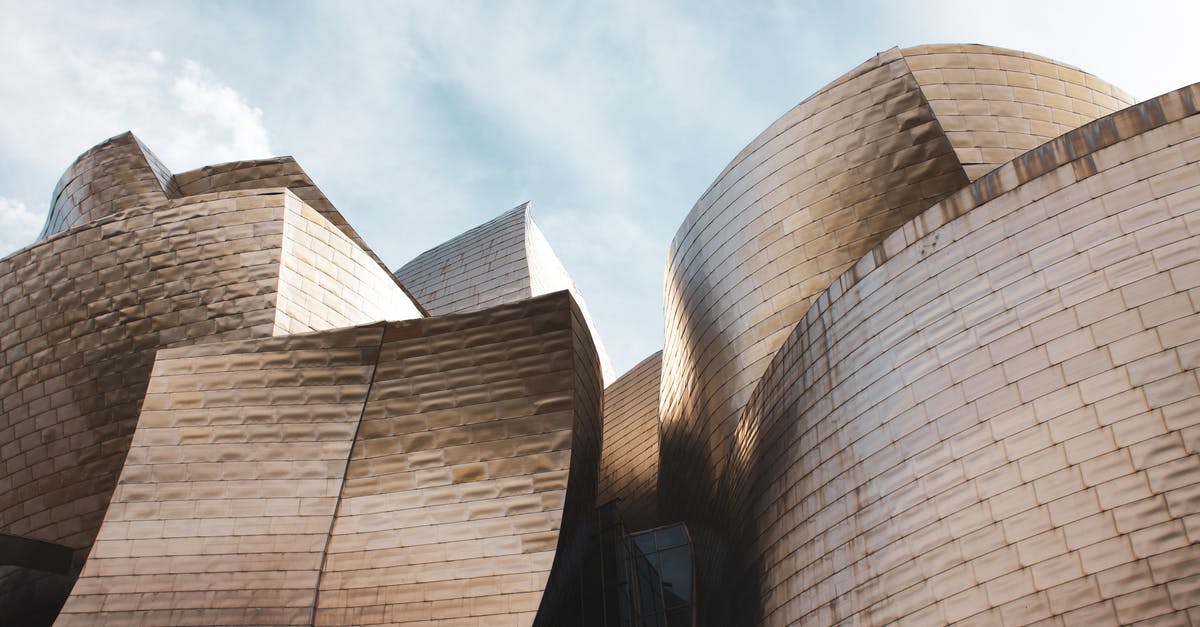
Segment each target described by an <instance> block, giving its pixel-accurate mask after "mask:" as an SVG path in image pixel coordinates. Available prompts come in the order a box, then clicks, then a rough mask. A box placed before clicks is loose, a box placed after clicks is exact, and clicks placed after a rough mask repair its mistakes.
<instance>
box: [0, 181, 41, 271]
mask: <svg viewBox="0 0 1200 627" xmlns="http://www.w3.org/2000/svg"><path fill="white" fill-rule="evenodd" d="M45 219H46V218H45V215H43V214H42V213H40V212H37V211H30V210H29V209H28V208H27V207H26V206H25V203H23V202H21V201H19V200H14V199H12V198H5V197H4V196H0V257H4V256H7V255H8V254H9V253H11V252H13V251H15V250H17V249H19V248H23V247H25V246H28V245H29V244H31V243H32V242H33V239H34V238H35V237H37V234H38V233H39V232H40V231H41V230H42V222H44V221H45Z"/></svg>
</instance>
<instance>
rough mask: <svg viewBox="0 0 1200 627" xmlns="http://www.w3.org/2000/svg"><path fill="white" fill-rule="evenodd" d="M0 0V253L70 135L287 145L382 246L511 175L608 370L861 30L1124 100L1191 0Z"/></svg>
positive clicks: (487, 199) (69, 155) (169, 146)
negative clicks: (785, 122) (582, 302)
mask: <svg viewBox="0 0 1200 627" xmlns="http://www.w3.org/2000/svg"><path fill="white" fill-rule="evenodd" d="M29 4H30V3H27V2H14V1H9V0H0V11H2V13H0V14H2V15H4V16H5V17H4V20H3V21H0V61H2V63H3V67H4V71H3V72H0V102H3V115H0V255H5V254H8V253H10V252H12V251H14V250H16V249H18V248H20V247H22V246H25V245H27V244H29V243H31V242H32V241H33V238H34V237H36V235H37V232H38V231H39V230H40V228H41V224H42V221H43V219H44V215H45V210H46V207H47V206H48V204H49V200H50V198H49V197H50V193H51V191H52V190H53V187H54V184H55V182H56V181H57V180H58V177H59V176H60V175H61V173H62V172H63V170H64V169H65V168H66V167H67V166H68V165H69V164H70V162H71V160H72V159H74V157H75V156H77V155H78V154H79V153H80V152H82V151H84V150H86V149H87V148H89V147H90V146H92V145H94V144H96V143H98V142H99V141H101V140H103V139H105V138H107V137H110V136H112V135H115V134H117V133H120V132H122V131H125V130H130V129H131V130H133V131H134V132H135V133H137V134H138V135H139V136H140V137H141V138H142V140H143V141H144V142H146V143H147V144H148V145H149V146H150V147H151V148H152V149H153V150H154V151H155V152H156V153H157V154H158V155H159V157H161V158H162V159H163V161H164V162H165V163H166V164H167V165H168V166H169V167H170V168H172V169H173V170H175V171H183V170H187V169H191V168H194V167H198V166H201V165H205V164H209V163H218V162H222V161H230V160H236V159H248V158H256V157H264V156H270V155H283V154H290V155H293V156H295V157H296V158H297V159H298V160H299V161H300V163H301V164H302V165H303V166H304V168H305V169H306V170H307V171H308V172H309V174H310V175H311V176H312V177H313V178H314V179H315V180H316V181H317V184H318V185H320V186H321V188H322V189H323V190H324V191H325V192H326V193H327V194H328V195H329V197H330V198H331V199H332V200H333V202H334V204H336V205H337V206H338V208H339V209H340V210H341V211H342V213H343V214H345V215H346V217H347V218H348V219H349V220H350V222H351V223H352V224H353V225H354V226H355V227H356V228H357V229H358V230H359V232H360V233H362V234H363V235H364V237H365V238H366V239H367V241H368V243H370V244H371V246H372V248H374V249H375V251H376V252H377V253H378V254H379V255H380V256H381V257H382V258H383V259H384V260H385V261H386V262H387V264H388V265H389V267H392V268H396V267H398V266H399V265H401V264H403V263H404V262H405V261H407V260H409V259H411V258H412V257H413V256H415V255H416V254H418V253H420V252H421V251H423V250H425V249H427V248H429V247H431V246H433V245H436V244H438V243H440V242H442V241H444V240H446V239H448V238H450V237H453V236H454V235H456V234H458V233H460V232H462V231H464V230H466V229H468V228H470V227H472V226H474V225H476V224H478V223H480V222H483V221H485V220H488V219H490V218H492V217H494V216H496V215H498V214H499V213H501V212H503V211H504V210H506V209H509V208H511V207H514V206H516V205H518V204H520V203H521V202H524V201H526V200H531V201H533V211H534V217H535V219H536V220H537V221H538V223H539V224H540V225H541V226H542V229H543V231H544V232H545V233H546V236H547V238H548V239H549V240H550V242H551V244H552V245H553V246H554V248H555V250H556V251H557V252H558V255H559V257H561V258H562V260H563V263H564V265H565V266H566V267H567V270H568V271H569V272H571V274H572V275H573V276H574V278H575V280H576V282H577V283H578V284H579V286H580V288H581V289H582V290H583V292H584V294H585V296H586V298H587V300H588V304H589V307H590V308H591V310H592V312H593V315H594V317H595V319H596V323H597V325H598V327H599V330H600V333H601V335H602V336H603V337H604V341H605V343H606V345H607V346H608V350H609V353H610V354H611V356H612V359H613V362H614V366H615V367H616V369H617V371H618V372H622V371H624V370H626V369H628V368H629V367H630V366H632V365H633V364H634V363H636V362H637V361H639V360H640V359H641V358H643V357H644V356H646V355H648V354H649V353H651V352H653V351H655V350H658V349H659V348H660V347H661V345H662V302H661V287H662V286H661V282H662V271H663V264H664V261H665V258H666V253H667V248H668V246H669V245H670V241H671V238H672V237H673V236H674V234H675V229H676V228H677V227H678V225H679V223H680V222H681V221H682V220H683V218H684V216H685V215H686V214H687V212H688V210H689V209H690V208H691V206H692V204H693V203H694V202H695V200H696V199H697V198H699V196H700V194H701V193H703V192H704V190H705V188H706V187H707V186H708V185H709V183H711V182H712V180H713V178H714V177H716V175H717V174H718V173H719V172H720V171H721V169H722V168H723V167H724V166H725V165H726V164H727V163H728V162H729V160H731V159H732V158H733V157H734V155H736V154H737V152H738V151H739V150H740V149H741V148H742V147H743V146H744V145H746V144H747V143H748V142H749V141H750V140H751V139H753V138H754V136H755V135H757V134H758V133H759V132H761V131H762V130H763V129H764V128H766V127H767V125H768V124H770V123H771V122H772V121H774V120H775V119H776V118H777V117H779V116H780V115H782V114H783V113H784V112H785V111H787V110H788V109H789V108H791V107H792V106H794V105H795V104H796V103H798V102H799V101H801V100H802V99H804V98H805V97H807V96H808V95H809V94H811V93H812V92H813V91H815V90H817V89H819V88H820V87H821V86H822V85H824V84H826V83H828V82H829V81H831V80H833V79H834V78H836V77H837V76H839V75H841V74H842V73H844V72H846V71H847V70H849V69H850V68H852V67H854V66H855V65H857V64H859V63H861V62H862V61H864V60H866V59H868V58H869V57H871V56H872V55H874V54H875V53H877V52H879V51H882V50H886V49H888V48H890V47H892V46H896V45H898V46H910V45H917V44H922V43H944V42H956V43H957V42H963V43H985V44H991V45H998V46H1004V47H1008V48H1016V49H1019V50H1027V51H1030V52H1036V53H1038V54H1042V55H1045V56H1049V57H1052V58H1055V59H1057V60H1060V61H1063V62H1066V63H1070V64H1072V65H1076V66H1079V67H1081V68H1083V69H1084V70H1087V71H1089V72H1092V73H1093V74H1097V75H1099V76H1101V77H1102V78H1104V79H1106V80H1108V81H1110V82H1113V83H1115V84H1117V85H1119V86H1121V87H1122V88H1124V89H1126V90H1127V91H1129V92H1130V93H1132V94H1133V95H1134V96H1136V97H1138V98H1139V99H1144V98H1149V97H1152V96H1155V95H1158V94H1159V93H1162V92H1165V91H1168V90H1171V89H1175V88H1177V87H1180V86H1183V85H1186V84H1188V83H1191V82H1195V81H1198V80H1200V65H1197V63H1196V48H1195V36H1194V29H1195V25H1196V24H1197V23H1200V3H1197V2H1194V1H1192V2H1174V3H1172V2H1155V3H1151V2H1145V3H1128V2H1120V3H1117V2H1102V1H1093V2H1055V1H1051V0H1041V1H1039V2H1024V1H1021V2H1016V1H1006V0H998V1H997V2H995V3H987V2H972V1H969V0H958V1H949V0H947V1H938V2H932V1H931V2H898V1H897V2H853V1H848V2H728V3H709V2H650V1H647V0H643V1H640V2H625V1H620V0H618V1H614V2H587V3H573V2H551V1H549V0H544V1H541V2H498V1H497V2H445V1H433V0H429V1H425V2H391V3H381V2H354V3H349V2H347V3H344V4H339V3H332V2H322V3H298V2H278V3H268V2H246V3H242V2H237V3H232V2H229V3H227V2H216V1H207V2H197V3H186V2H128V3H118V2H110V3H103V4H101V3H94V4H72V3H66V2H53V3H37V6H29Z"/></svg>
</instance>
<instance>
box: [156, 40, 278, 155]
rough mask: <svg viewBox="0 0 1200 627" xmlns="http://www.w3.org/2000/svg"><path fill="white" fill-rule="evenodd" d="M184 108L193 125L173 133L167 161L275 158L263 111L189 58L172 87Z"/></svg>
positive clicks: (181, 126) (181, 108)
mask: <svg viewBox="0 0 1200 627" xmlns="http://www.w3.org/2000/svg"><path fill="white" fill-rule="evenodd" d="M171 92H172V93H173V94H174V96H175V98H176V100H177V102H178V104H179V108H180V110H181V111H182V112H183V113H185V114H187V116H188V117H189V121H190V122H191V124H186V125H180V128H179V129H178V130H176V131H174V132H172V133H171V140H170V143H169V144H168V145H167V146H166V149H165V150H164V159H168V161H170V160H171V158H172V157H174V156H179V157H180V160H184V161H188V162H193V161H194V158H195V157H196V156H202V157H201V158H202V159H203V160H206V161H207V162H211V163H218V162H224V161H234V160H240V159H254V158H260V157H269V156H271V147H270V145H269V143H268V141H267V129H266V128H265V127H264V126H263V122H262V117H263V112H262V109H259V108H258V107H252V106H250V105H249V104H247V103H246V100H245V98H243V97H242V96H241V94H239V93H238V92H236V91H234V89H233V88H232V87H229V86H228V85H225V84H222V83H221V82H220V81H219V80H218V79H217V78H216V76H214V75H213V73H212V71H211V70H209V69H208V68H205V67H204V66H202V65H200V64H199V63H196V62H195V61H192V60H190V59H185V60H184V61H183V65H182V71H181V72H180V73H179V74H178V75H177V76H176V77H175V79H174V82H173V84H172V87H171Z"/></svg>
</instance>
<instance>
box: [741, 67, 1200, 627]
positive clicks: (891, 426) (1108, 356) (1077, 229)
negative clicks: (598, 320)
mask: <svg viewBox="0 0 1200 627" xmlns="http://www.w3.org/2000/svg"><path fill="white" fill-rule="evenodd" d="M1197 103H1200V86H1196V85H1193V86H1192V87H1190V88H1185V89H1182V90H1179V91H1176V92H1172V93H1170V94H1167V95H1165V96H1162V97H1160V98H1158V99H1155V100H1152V101H1148V102H1146V103H1143V104H1141V105H1139V106H1137V107H1134V108H1131V109H1127V110H1124V111H1121V112H1120V113H1117V114H1115V115H1113V116H1110V117H1108V118H1104V119H1102V120H1099V121H1097V122H1095V123H1092V124H1089V125H1086V126H1084V127H1082V128H1080V129H1078V130H1076V131H1072V132H1071V133H1068V134H1067V135H1065V136H1063V137H1061V138H1059V139H1057V140H1055V141H1053V142H1051V143H1049V144H1046V145H1045V146H1042V147H1041V148H1039V149H1037V150H1035V151H1033V152H1031V153H1029V154H1026V155H1024V156H1023V157H1021V158H1019V159H1017V160H1016V161H1014V162H1013V163H1010V164H1008V165H1005V166H1004V167H1002V168H1001V169H999V170H997V171H996V172H993V173H992V174H990V175H988V176H986V177H984V178H983V179H981V180H980V181H978V182H977V183H976V184H974V185H973V186H971V187H969V188H967V189H965V190H963V191H962V192H960V193H958V194H956V195H954V196H952V197H951V198H949V199H948V200H947V201H946V202H944V203H941V204H939V205H935V206H934V207H932V208H930V209H929V210H928V211H926V212H924V213H922V214H921V216H919V217H918V218H917V219H916V220H914V221H913V222H910V223H909V224H907V225H905V227H904V228H903V229H900V230H898V231H897V232H895V233H893V234H892V235H891V236H889V237H888V238H887V239H885V240H884V241H883V242H882V243H881V245H880V246H878V247H876V248H875V249H874V250H873V251H872V252H871V253H870V254H868V255H866V256H865V257H864V258H863V259H862V260H861V261H860V262H859V263H858V264H856V266H855V268H854V270H853V271H852V272H849V273H847V274H845V275H843V276H842V277H840V278H839V279H838V280H837V281H836V282H835V283H834V284H833V285H831V286H830V289H829V290H828V291H827V292H825V293H824V294H822V295H821V297H820V298H818V299H817V301H816V303H815V304H814V305H813V307H812V309H810V311H809V312H808V314H807V315H806V316H805V317H804V319H803V320H802V321H801V322H800V323H799V324H798V325H797V326H796V328H795V329H794V330H793V332H792V333H791V335H790V336H789V337H788V340H787V341H786V342H785V344H784V346H783V348H782V349H781V350H780V351H779V352H778V353H777V354H776V355H775V357H774V359H773V360H772V362H771V365H770V367H769V368H768V369H767V372H766V375H765V376H764V377H763V379H762V381H761V383H760V384H759V386H758V388H757V389H756V391H755V394H754V396H753V398H752V400H751V402H750V403H749V405H748V407H747V410H746V412H745V413H744V414H743V416H742V417H741V419H740V421H739V425H738V434H739V440H738V442H737V445H736V451H737V455H736V456H735V459H736V460H737V461H738V463H737V464H736V469H735V470H734V471H731V473H730V488H731V489H730V490H728V491H727V492H726V493H727V494H729V495H730V496H731V499H730V501H728V502H727V503H726V504H727V505H728V506H729V507H730V508H731V509H733V510H736V509H737V508H739V507H746V508H748V511H747V512H746V514H745V515H744V516H742V517H740V518H739V520H740V521H743V522H745V523H747V524H749V525H750V528H749V529H748V530H747V533H746V534H745V535H744V536H743V537H744V539H745V540H746V542H747V543H748V544H747V545H746V546H747V547H752V548H749V549H748V554H747V558H748V562H749V563H750V564H752V566H749V567H747V570H745V571H743V572H742V573H740V574H741V575H742V576H746V577H751V578H753V579H755V581H756V584H757V585H758V586H759V587H758V590H757V592H758V593H759V595H760V596H759V597H758V598H757V603H758V605H759V608H760V609H761V611H762V617H761V620H762V623H763V624H772V625H783V624H814V625H815V624H830V623H833V622H838V621H842V620H848V621H851V622H860V623H868V624H883V623H893V622H901V623H913V624H936V623H945V622H959V621H965V622H971V623H975V624H1000V623H1003V624H1029V623H1033V622H1036V621H1039V620H1044V619H1050V618H1053V617H1059V618H1060V619H1062V620H1064V621H1066V622H1067V623H1074V622H1077V621H1085V622H1096V621H1099V622H1101V623H1105V624H1110V623H1121V624H1129V623H1132V622H1136V621H1139V620H1144V619H1149V618H1157V619H1158V620H1160V621H1165V622H1166V623H1174V622H1181V623H1185V624H1186V623H1187V622H1188V620H1189V619H1188V616H1189V611H1190V612H1193V613H1194V612H1195V608H1196V607H1197V606H1198V605H1200V596H1198V595H1196V594H1195V584H1194V581H1195V579H1196V573H1197V572H1198V571H1197V570H1196V565H1197V564H1200V543H1197V538H1196V537H1195V535H1194V533H1193V532H1192V531H1191V528H1190V527H1189V521H1190V520H1192V519H1194V518H1195V517H1196V515H1197V513H1200V502H1197V501H1196V500H1195V499H1194V498H1193V495H1194V494H1195V493H1196V489H1197V487H1200V456H1198V455H1197V445H1198V443H1200V440H1198V439H1197V438H1198V437H1200V432H1198V431H1197V430H1196V426H1195V425H1196V422H1197V416H1200V414H1198V413H1197V411H1196V410H1197V407H1200V381H1198V379H1197V374H1198V370H1200V352H1198V351H1200V300H1198V299H1197V298H1196V295H1197V293H1196V289H1195V288H1196V286H1198V285H1200V229H1198V228H1197V226H1198V225H1200V115H1197V113H1198V112H1200V110H1198V109H1197V106H1196V104H1197ZM738 495H746V496H745V498H744V499H742V500H740V502H739V499H738ZM735 579H737V575H734V577H733V578H732V579H731V581H733V580H735Z"/></svg>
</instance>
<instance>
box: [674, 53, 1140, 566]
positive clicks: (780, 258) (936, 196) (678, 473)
mask: <svg viewBox="0 0 1200 627" xmlns="http://www.w3.org/2000/svg"><path fill="white" fill-rule="evenodd" d="M910 59H911V60H913V61H911V62H912V63H915V64H916V65H917V67H920V68H921V70H920V72H919V73H918V72H916V71H913V70H912V69H910ZM942 66H945V67H942ZM1070 72H1075V71H1074V70H1071V69H1069V68H1066V67H1065V66H1060V65H1057V64H1053V63H1050V62H1045V61H1042V60H1039V59H1035V58H1033V57H1032V56H1031V55H1023V54H1022V53H1015V52H1011V51H1006V50H1001V49H992V48H987V47H983V46H958V47H938V46H929V47H921V48H912V49H907V50H904V51H900V50H896V49H893V50H889V51H887V52H884V53H881V54H880V55H878V56H876V57H875V58H874V59H872V60H870V61H868V62H866V63H864V64H862V65H861V66H859V67H858V68H856V69H855V70H853V71H851V72H850V73H848V74H847V75H845V76H843V77H842V78H840V79H838V80H837V81H835V82H834V83H832V84H831V85H829V86H828V87H826V88H824V89H822V90H821V91H820V92H818V93H817V94H815V95H813V96H812V97H810V98H809V99H807V100H805V101H804V102H802V103H801V104H800V105H798V106H797V107H796V108H795V109H793V110H792V111H790V112H788V113H787V114H786V115H784V116H783V117H782V118H780V120H778V121H777V122H775V123H774V124H772V126H771V127H770V128H768V129H767V130H766V131H765V132H764V133H763V134H762V135H760V136H759V137H758V138H756V139H755V140H754V141H753V142H752V143H751V144H750V145H749V146H747V147H746V148H745V149H744V150H743V151H742V153H741V154H739V155H738V157H737V158H735V159H734V161H733V162H732V163H731V164H730V165H729V166H728V167H727V168H726V170H725V171H724V172H723V173H722V174H721V175H720V176H719V177H718V178H717V180H716V182H714V183H713V185H712V187H710V188H709V190H708V191H707V192H706V193H705V194H704V195H703V196H702V197H701V198H700V200H699V201H698V202H697V204H696V206H695V207H694V208H693V209H692V211H691V213H690V214H689V215H688V217H687V219H686V220H685V221H684V223H683V225H682V226H681V227H680V229H679V232H678V233H677V235H676V237H675V240H674V242H673V243H672V247H671V252H670V255H669V257H668V261H667V268H666V279H665V286H664V307H665V316H666V335H665V346H664V350H663V372H662V390H661V400H660V414H661V420H662V442H661V450H662V463H661V476H660V486H659V494H660V500H661V503H662V505H663V508H664V512H663V513H664V515H665V516H666V517H667V518H668V519H684V520H687V521H688V523H689V525H690V526H691V529H692V531H693V533H694V534H695V535H696V536H697V538H698V540H697V541H698V543H699V544H700V545H706V544H708V545H711V546H710V549H709V550H708V553H709V554H710V555H722V554H724V552H725V551H726V550H728V547H723V546H721V545H722V543H723V542H724V540H723V539H722V534H721V533H720V532H719V531H717V529H719V528H721V527H722V526H723V525H725V524H726V523H724V522H721V521H718V520H716V519H714V518H713V517H714V516H717V515H718V514H717V511H716V510H714V508H713V507H711V503H712V496H711V495H712V494H713V491H714V489H715V487H716V486H718V485H719V484H720V482H721V480H722V476H723V475H724V473H725V466H726V464H727V461H728V458H729V455H730V454H731V452H732V450H733V447H734V446H735V440H736V438H737V437H738V436H737V433H736V430H737V419H738V415H739V414H740V412H741V411H742V409H743V408H744V407H745V405H746V402H747V401H748V399H749V397H750V393H751V391H752V389H753V387H754V386H755V384H756V383H757V382H758V380H759V379H760V378H761V377H762V375H763V373H764V371H765V370H766V367H767V364H768V363H769V361H770V359H771V357H772V355H774V354H775V352H776V351H777V350H778V349H779V347H780V346H782V344H783V342H784V340H785V338H786V337H787V335H788V333H789V332H790V331H791V329H792V327H793V326H794V325H795V324H796V323H797V322H798V321H799V320H800V319H801V317H802V316H803V315H804V313H805V312H806V311H807V310H808V308H809V306H810V304H811V303H812V302H813V300H814V299H815V298H816V297H817V295H818V294H820V293H821V292H822V291H823V290H824V289H825V288H826V287H827V286H828V285H829V284H830V283H831V282H832V281H833V280H834V278H835V277H837V276H839V275H840V274H841V273H843V272H845V271H846V270H847V269H848V268H850V267H851V266H852V265H853V264H854V263H855V261H857V260H858V259H859V258H860V257H861V256H862V255H863V254H865V253H867V252H868V251H869V250H870V249H871V248H872V247H873V246H875V245H876V244H877V243H878V242H879V241H881V240H882V239H883V238H884V237H885V236H886V235H887V234H889V233H891V232H892V231H893V230H895V229H896V228H898V227H900V226H901V225H902V224H904V223H905V222H906V221H907V220H909V219H910V218H912V217H914V216H915V215H917V214H918V213H920V212H921V211H923V210H925V209H927V208H928V207H929V206H930V205H932V204H934V203H935V202H937V201H938V200H940V199H942V198H944V197H946V196H947V195H949V194H950V193H952V192H954V191H955V190H958V189H960V188H962V187H963V186H965V185H967V184H968V183H969V181H970V178H971V176H977V175H978V174H979V173H980V171H981V169H990V168H991V167H993V166H994V165H995V164H997V163H999V161H997V160H1004V159H1007V158H1011V157H1009V154H1010V152H1009V151H1019V152H1024V151H1025V149H1026V147H1028V146H1031V145H1036V144H1037V143H1039V142H1041V141H1043V136H1042V135H1039V133H1042V132H1052V130H1053V129H1051V128H1050V127H1044V126H1043V125H1038V124H1034V122H1035V121H1038V120H1037V118H1038V116H1042V117H1045V116H1050V117H1051V118H1052V120H1053V119H1061V120H1062V121H1063V123H1064V124H1065V123H1068V122H1070V121H1073V120H1077V119H1081V118H1082V117H1087V115H1089V114H1090V113H1096V114H1099V113H1103V112H1104V111H1106V110H1108V109H1105V107H1109V106H1117V105H1118V104H1119V101H1118V100H1117V99H1116V98H1113V97H1112V96H1111V95H1110V94H1111V93H1119V92H1117V91H1116V90H1113V89H1111V88H1108V87H1107V86H1106V84H1104V83H1102V82H1101V81H1098V80H1096V79H1093V78H1091V77H1087V76H1086V75H1084V78H1083V79H1081V80H1083V81H1084V83H1085V85H1084V86H1082V87H1081V90H1082V91H1080V92H1079V93H1078V94H1076V95H1077V96H1078V97H1077V98H1076V97H1062V98H1056V96H1057V95H1058V94H1056V93H1055V90H1061V91H1065V90H1066V87H1065V86H1064V85H1065V81H1064V79H1063V78H1062V77H1066V76H1068V75H1069V77H1070V78H1072V80H1074V78H1075V75H1074V74H1070ZM1051 76H1053V79H1052V80H1051V78H1050V77H1051ZM1010 81H1011V83H1012V85H1009V84H1008V83H1009V82H1010ZM1030 82H1032V84H1033V87H1023V86H1020V85H1025V84H1028V83H1030ZM1074 84H1075V83H1072V85H1074ZM1088 85H1091V86H1088ZM1019 86H1020V87H1019ZM1105 98H1107V100H1105ZM1026 101H1029V102H1026ZM1035 102H1036V104H1035ZM1082 103H1086V105H1087V106H1086V107H1085V106H1084V104H1082ZM1026 105H1028V106H1026ZM985 107H986V111H987V113H986V115H985V114H984V113H983V111H984V108H985ZM943 116H945V117H946V119H947V121H946V123H945V125H944V124H943V121H942V117H943ZM1001 126H1003V129H1004V130H1003V131H1001V130H999V129H1001ZM1001 147H1003V150H1001V149H1000V148H1001ZM959 155H962V156H963V157H964V158H965V157H967V156H968V155H969V156H971V159H972V162H971V163H968V164H967V167H965V166H964V165H963V163H961V162H960V159H959ZM701 553H703V551H701ZM701 560H703V557H701ZM701 567H702V568H705V567H706V566H704V565H703V561H702V562H701Z"/></svg>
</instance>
